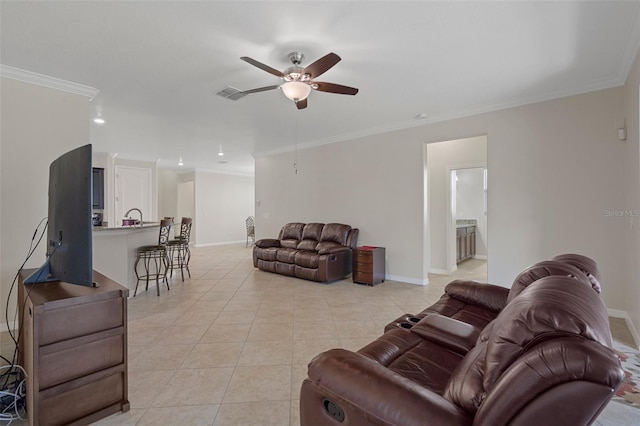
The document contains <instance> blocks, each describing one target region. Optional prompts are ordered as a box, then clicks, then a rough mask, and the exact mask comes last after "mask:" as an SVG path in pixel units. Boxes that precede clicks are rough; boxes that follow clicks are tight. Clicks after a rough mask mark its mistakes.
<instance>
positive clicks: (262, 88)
mask: <svg viewBox="0 0 640 426" xmlns="http://www.w3.org/2000/svg"><path fill="white" fill-rule="evenodd" d="M278 87H280V85H279V84H276V85H274V86H265V87H258V88H257V89H250V90H243V91H242V92H241V93H242V94H244V95H248V94H250V93H259V92H266V91H267V90H273V89H277V88H278Z"/></svg>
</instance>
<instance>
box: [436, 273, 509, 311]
mask: <svg viewBox="0 0 640 426" xmlns="http://www.w3.org/2000/svg"><path fill="white" fill-rule="evenodd" d="M444 291H445V293H447V294H448V295H449V296H451V297H453V298H455V299H458V300H462V301H463V302H466V303H470V304H472V305H477V306H481V307H483V308H486V309H489V310H492V311H495V312H500V311H501V310H502V309H503V308H504V307H505V306H506V305H507V297H508V296H509V289H508V288H505V287H501V286H499V285H494V284H486V283H479V282H476V281H462V280H455V281H451V282H450V283H449V284H447V286H446V287H445V288H444Z"/></svg>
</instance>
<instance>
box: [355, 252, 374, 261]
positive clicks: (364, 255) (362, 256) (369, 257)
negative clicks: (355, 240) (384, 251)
mask: <svg viewBox="0 0 640 426" xmlns="http://www.w3.org/2000/svg"><path fill="white" fill-rule="evenodd" d="M353 263H354V264H355V263H366V264H371V263H373V252H372V251H365V250H354V251H353Z"/></svg>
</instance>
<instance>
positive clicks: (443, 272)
mask: <svg viewBox="0 0 640 426" xmlns="http://www.w3.org/2000/svg"><path fill="white" fill-rule="evenodd" d="M452 272H453V271H452ZM452 272H449V271H447V270H446V269H437V268H431V269H429V273H430V274H436V275H451V273H452Z"/></svg>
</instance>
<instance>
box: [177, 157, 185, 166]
mask: <svg viewBox="0 0 640 426" xmlns="http://www.w3.org/2000/svg"><path fill="white" fill-rule="evenodd" d="M178 166H184V163H183V162H182V157H180V159H179V160H178Z"/></svg>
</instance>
